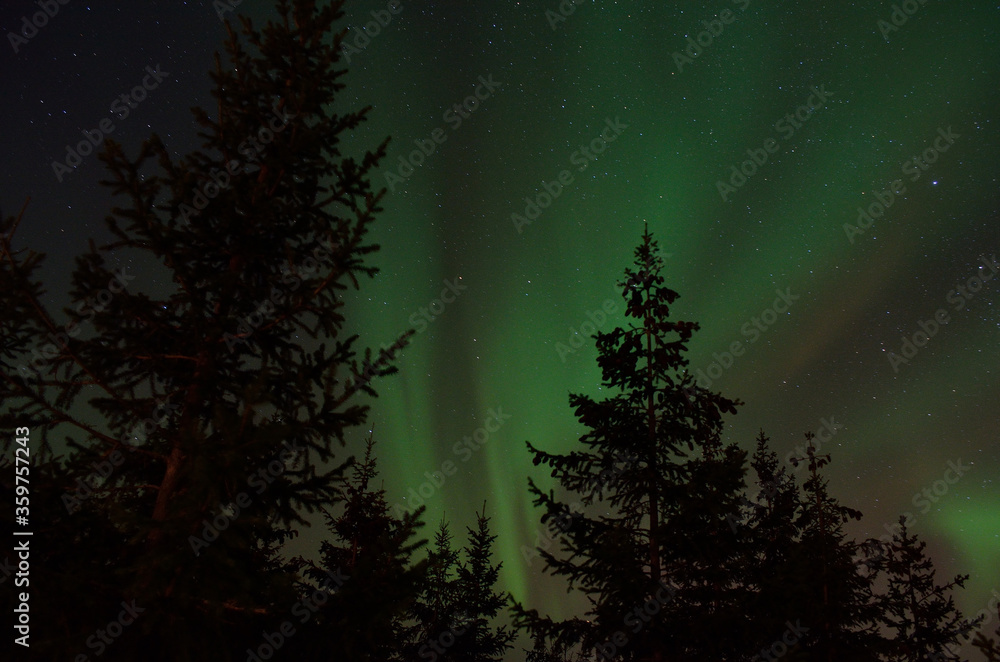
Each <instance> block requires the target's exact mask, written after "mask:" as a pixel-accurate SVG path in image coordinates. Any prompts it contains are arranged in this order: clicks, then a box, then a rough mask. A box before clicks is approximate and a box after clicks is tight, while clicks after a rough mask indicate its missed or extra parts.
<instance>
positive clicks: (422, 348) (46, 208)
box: [0, 0, 1000, 615]
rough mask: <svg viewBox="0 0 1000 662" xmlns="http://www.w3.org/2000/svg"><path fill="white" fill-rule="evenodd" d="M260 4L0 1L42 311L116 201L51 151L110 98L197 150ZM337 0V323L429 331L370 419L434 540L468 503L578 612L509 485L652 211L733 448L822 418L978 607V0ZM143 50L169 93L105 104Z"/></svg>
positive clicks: (870, 511) (989, 538) (983, 73)
mask: <svg viewBox="0 0 1000 662" xmlns="http://www.w3.org/2000/svg"><path fill="white" fill-rule="evenodd" d="M268 4H269V3H267V2H262V1H257V0H244V1H243V2H242V3H239V4H238V5H236V6H234V7H231V8H230V7H228V4H227V3H219V2H216V3H212V2H208V1H199V2H182V3H168V2H164V1H156V0H143V1H141V2H135V3H129V4H128V5H127V6H115V7H113V8H108V7H98V6H96V5H95V4H87V3H84V2H81V1H80V0H72V1H70V2H68V3H66V4H61V5H59V9H58V13H56V14H55V15H54V16H52V17H51V18H50V19H47V22H46V23H47V24H46V25H45V26H44V27H41V28H39V29H38V30H37V35H35V36H33V37H31V38H30V39H28V40H27V41H26V42H25V43H20V42H17V44H16V52H15V46H14V44H13V43H12V42H11V40H10V39H9V38H7V37H6V35H7V34H8V33H9V32H11V31H13V32H18V31H19V30H20V28H21V23H22V17H23V16H30V15H32V14H33V13H35V12H37V11H39V9H38V5H36V4H35V3H32V2H27V1H21V0H17V1H15V2H8V3H5V4H4V7H3V9H2V10H0V18H2V21H0V27H2V28H3V33H4V35H5V40H4V41H5V44H4V46H3V47H2V48H3V49H5V52H4V54H3V61H4V65H3V89H4V90H5V91H6V95H5V101H6V103H5V109H6V121H5V122H4V125H3V126H4V133H5V144H6V145H7V148H8V158H7V159H5V161H4V163H3V166H2V178H0V182H2V193H3V195H2V197H0V205H2V210H3V213H5V214H10V213H16V211H17V210H18V209H20V207H21V205H22V204H23V203H24V199H25V197H26V196H28V195H30V196H31V198H32V200H31V203H30V205H29V207H28V211H27V213H26V215H25V221H24V223H23V226H22V229H21V230H20V240H21V242H22V244H24V245H25V246H30V247H31V248H34V249H36V250H42V251H45V252H47V253H48V254H49V259H48V262H47V263H46V266H45V270H44V272H43V276H44V277H45V278H46V283H47V285H48V289H49V297H50V300H51V303H52V304H53V305H54V306H64V305H67V304H68V303H69V294H68V292H67V288H68V285H69V274H70V271H71V268H72V258H73V256H74V255H75V254H76V252H77V251H78V250H80V249H81V248H82V247H83V246H84V245H85V243H84V242H85V241H86V240H87V238H88V237H91V236H94V237H98V238H106V236H105V230H104V227H103V223H102V219H103V217H104V215H105V214H106V213H107V210H108V209H109V207H110V204H111V202H112V201H111V199H110V197H109V195H108V193H107V191H106V190H105V189H103V188H101V187H99V186H98V183H97V182H98V181H99V180H100V179H101V178H102V177H103V175H104V173H103V172H102V169H101V165H100V163H99V161H98V159H97V157H96V156H93V155H90V156H86V157H83V158H82V160H81V163H80V165H78V166H77V167H75V168H73V169H72V172H68V173H62V175H61V176H60V177H57V176H56V174H54V166H53V162H64V161H65V159H66V150H67V145H75V144H77V143H78V141H80V140H81V139H83V138H82V136H85V135H86V134H84V133H82V132H85V131H93V130H95V127H101V126H102V124H101V122H102V120H106V119H110V121H111V122H113V124H114V129H113V131H112V132H111V133H110V136H111V137H112V138H114V139H115V140H118V141H120V142H122V143H123V144H124V145H125V148H126V150H131V152H130V153H134V151H135V150H136V149H137V148H138V145H139V143H140V142H141V140H142V139H143V138H145V137H147V136H148V134H149V133H151V132H154V131H155V132H157V133H158V134H160V136H161V137H162V138H163V139H164V142H165V143H166V144H167V146H168V147H169V148H170V149H171V150H173V151H175V152H177V153H183V152H185V151H187V150H189V149H191V148H193V147H194V146H195V145H196V143H197V139H196V136H195V127H194V124H193V122H192V121H191V116H190V113H189V112H188V108H189V107H191V106H195V105H201V106H204V107H206V108H208V109H209V110H211V105H212V102H211V98H210V96H209V94H208V89H209V79H208V76H207V71H208V69H209V68H210V67H211V66H212V59H211V55H212V52H213V51H215V50H219V49H220V48H221V46H220V44H221V40H222V38H223V36H224V27H223V23H222V22H221V21H220V20H219V16H218V15H217V14H218V13H220V12H221V13H222V15H223V17H228V18H230V19H233V17H234V16H236V15H246V16H250V17H253V18H254V20H255V22H258V23H259V22H261V21H262V19H263V18H265V17H266V16H267V14H266V9H265V8H266V7H267V6H268ZM349 5H350V6H349V8H348V15H347V17H346V18H345V26H349V27H350V28H351V32H350V33H349V35H348V38H347V41H346V43H347V44H348V45H350V49H349V50H348V51H347V52H346V53H345V55H346V56H347V58H349V61H348V62H347V65H348V67H349V74H348V75H347V76H346V77H345V82H346V83H347V86H348V87H347V90H346V94H345V95H344V105H345V109H346V108H351V107H358V106H363V105H366V104H371V105H372V106H373V110H372V112H371V114H370V116H369V117H370V119H369V121H368V122H367V124H366V125H365V126H364V128H363V130H362V131H360V132H358V134H357V135H356V136H355V141H354V142H352V144H351V145H348V146H347V148H348V149H349V150H350V149H354V150H357V151H358V152H360V151H361V150H362V149H363V148H368V147H373V146H374V145H375V144H377V143H378V142H379V141H381V140H382V139H383V138H384V137H385V136H387V135H391V136H392V142H391V143H390V146H389V151H388V156H387V158H386V159H385V160H384V162H383V163H382V167H381V168H380V170H379V172H380V175H379V177H378V178H376V180H375V184H376V185H378V186H384V187H386V188H387V189H389V191H388V192H387V194H386V196H385V198H384V200H383V205H382V206H383V208H384V211H383V212H382V213H381V214H380V216H379V218H378V221H377V222H376V224H375V232H374V234H375V236H374V240H375V241H377V242H378V243H380V244H381V246H382V249H381V251H380V252H378V253H377V254H375V257H374V260H373V262H374V264H376V265H377V266H378V267H379V268H380V270H381V273H380V274H379V275H378V277H377V278H375V279H374V280H373V281H371V282H367V283H363V284H362V289H361V291H360V292H359V293H357V294H356V295H355V296H354V298H353V299H351V300H350V305H349V311H350V315H351V320H352V322H351V325H352V328H353V329H355V330H357V331H358V332H359V333H360V334H361V337H362V342H363V344H364V345H366V346H370V347H373V348H376V349H377V348H378V347H380V346H389V345H391V344H392V343H393V342H394V341H395V339H396V338H397V337H398V336H399V335H400V334H401V333H403V332H405V331H406V330H407V329H409V328H413V329H415V330H416V331H417V333H416V335H415V336H414V338H413V340H412V343H411V345H410V347H409V348H407V349H405V350H403V351H402V352H401V353H400V354H399V355H398V356H399V361H398V365H399V368H400V372H399V374H397V375H395V376H392V377H388V378H385V379H384V380H382V381H380V382H379V383H378V384H377V386H376V388H377V390H378V391H379V394H380V397H379V398H378V399H377V400H374V401H373V403H372V407H373V408H372V416H371V419H370V422H371V424H372V427H373V429H374V432H375V437H376V440H377V441H378V443H379V447H378V451H379V456H380V466H381V470H382V474H383V477H384V478H385V485H386V488H387V490H388V493H389V496H390V497H391V498H392V499H393V502H394V503H395V504H398V505H400V506H401V507H411V506H412V505H414V504H413V501H414V498H415V497H416V498H418V499H419V500H421V501H423V502H425V503H426V505H427V509H428V510H427V515H426V517H425V521H426V522H427V523H428V528H426V529H425V530H424V532H425V534H427V535H428V536H429V535H431V533H432V528H433V526H434V525H435V523H436V522H438V521H439V520H440V518H441V517H442V516H447V518H448V519H449V520H450V521H451V522H452V523H453V525H454V527H455V528H454V530H456V531H460V530H462V529H464V526H465V525H466V524H468V523H471V522H472V521H473V520H474V515H473V513H474V511H475V510H476V509H478V508H480V507H481V506H482V504H483V502H484V501H486V502H487V510H488V512H489V513H490V514H492V516H493V518H494V519H493V526H494V530H495V532H497V533H498V534H499V537H498V541H497V542H498V553H499V560H501V561H502V562H503V564H504V567H503V571H502V578H503V582H504V585H505V587H506V588H508V589H509V590H511V591H512V592H513V593H514V594H515V595H516V596H517V597H518V598H520V599H522V600H525V601H526V603H527V604H528V606H534V607H539V608H543V609H546V610H549V611H550V612H551V613H553V615H565V614H567V613H569V611H570V610H572V609H573V605H572V604H569V603H566V602H565V598H564V597H563V596H564V595H565V594H564V593H563V585H562V584H561V583H551V582H550V580H549V579H548V578H545V577H544V576H543V575H542V573H541V563H539V562H538V561H537V560H535V562H534V563H531V562H530V561H529V560H528V559H526V558H525V555H524V554H523V553H522V552H523V547H524V546H528V547H530V546H532V545H534V544H536V542H537V538H538V536H539V535H540V532H541V531H542V529H540V525H539V523H538V513H537V512H536V511H535V510H534V509H533V508H532V506H531V504H530V503H529V501H528V492H527V489H526V487H527V486H526V477H527V476H528V475H532V476H534V477H535V479H536V481H538V482H539V484H540V485H544V484H545V480H546V477H545V476H543V475H541V474H540V472H539V471H538V470H537V469H536V468H535V467H533V466H531V463H530V458H529V455H528V453H527V451H526V449H525V445H524V442H525V440H530V441H531V442H532V443H533V444H534V445H536V446H538V447H540V448H544V449H547V450H553V451H566V450H568V449H569V448H571V446H572V444H573V443H574V442H575V440H576V439H577V438H578V437H579V435H580V433H581V430H582V428H581V426H580V425H579V424H578V422H577V421H576V419H575V418H574V416H573V412H572V411H571V410H570V408H569V407H568V405H567V396H568V393H569V392H582V393H588V394H591V395H595V396H596V395H599V393H600V390H599V389H600V374H599V372H598V370H597V365H596V362H595V358H596V352H595V350H594V347H593V341H592V340H591V339H589V338H587V337H586V336H588V335H590V334H591V333H593V330H608V329H610V328H612V327H613V326H615V325H617V324H620V323H621V322H622V320H623V316H622V311H623V306H622V305H621V300H620V298H619V294H618V292H617V290H616V287H615V282H616V281H617V280H619V279H620V278H621V274H622V271H623V270H624V268H625V267H626V266H628V265H629V264H631V260H632V250H633V248H634V247H635V246H636V245H637V244H638V242H639V239H640V235H641V232H642V228H643V223H648V224H649V228H650V230H651V231H652V232H653V233H654V235H655V237H656V239H657V240H658V241H659V244H660V246H661V248H662V249H663V250H664V253H665V254H666V256H667V269H666V275H667V279H668V282H667V285H668V286H669V287H671V288H672V289H675V290H676V291H678V292H679V293H680V294H681V299H680V300H679V301H678V303H677V304H676V305H675V306H674V309H673V310H672V311H671V312H672V315H674V316H675V317H676V318H679V319H684V320H690V321H695V322H698V323H699V324H700V325H701V331H700V332H698V333H697V334H695V337H694V340H693V342H692V343H691V352H690V355H689V358H690V360H691V365H690V369H691V370H692V372H694V373H695V374H697V375H698V376H699V378H700V379H701V380H702V382H703V383H706V382H710V383H711V388H712V389H714V390H720V391H721V392H722V393H723V394H725V395H727V396H729V397H733V398H739V399H741V400H743V401H744V402H745V405H744V406H742V407H741V408H740V410H739V413H738V415H737V416H735V417H731V418H730V419H729V425H728V427H727V432H726V438H727V440H736V441H738V442H739V443H740V444H741V445H742V447H743V448H745V449H750V448H751V447H752V442H753V438H754V436H755V435H756V433H757V431H758V430H759V429H761V428H763V429H764V430H765V432H766V433H767V434H768V435H769V436H770V437H771V439H772V443H773V445H774V447H775V448H776V450H777V451H778V452H779V454H780V455H781V456H782V457H785V456H786V454H788V453H791V452H792V451H794V450H795V448H796V446H799V445H800V444H802V443H803V433H804V432H805V431H807V430H811V431H814V432H817V434H819V437H818V440H819V441H820V442H821V451H822V452H830V453H832V455H833V463H832V465H831V466H830V468H829V472H828V476H829V477H830V480H831V490H832V493H833V494H834V495H835V496H837V497H839V498H840V499H841V500H842V502H843V503H844V504H845V505H847V506H851V507H854V508H858V509H860V510H861V511H863V512H864V514H865V518H864V519H863V520H862V521H861V522H860V523H859V524H856V525H855V526H854V529H853V532H854V533H855V535H857V536H859V537H862V536H875V537H877V536H879V535H881V534H882V533H884V532H885V530H886V529H885V527H887V526H889V525H890V524H891V523H892V522H894V521H895V520H896V519H897V517H898V516H899V515H900V514H903V513H909V515H910V516H911V518H912V521H913V529H914V530H915V531H916V532H917V533H918V534H919V535H920V536H921V537H922V538H924V539H925V540H927V541H928V544H929V547H930V549H931V551H932V553H933V556H934V558H935V561H936V562H937V564H938V567H939V568H940V570H941V572H942V574H944V575H951V574H954V573H956V572H963V573H965V572H967V573H969V574H971V576H972V577H971V580H970V583H969V587H968V588H967V589H966V590H965V591H960V592H959V593H958V595H957V600H958V603H959V605H960V606H961V607H962V608H963V609H964V610H965V611H966V613H967V614H975V613H976V612H978V611H979V610H980V609H982V608H983V606H984V605H985V604H986V602H987V600H988V599H989V597H990V595H991V592H992V591H993V590H994V589H996V590H1000V564H998V560H1000V534H998V532H1000V509H998V504H1000V486H998V484H997V483H996V482H995V480H994V479H995V478H996V474H997V469H996V467H997V466H998V464H997V463H998V461H1000V439H998V433H997V427H996V425H997V416H996V411H997V409H996V403H997V400H998V396H1000V373H998V371H997V368H996V360H997V357H998V354H1000V353H998V342H1000V314H998V303H997V302H998V291H1000V290H998V288H1000V279H998V278H996V277H995V272H996V271H997V266H996V260H997V254H998V253H1000V195H998V188H997V187H998V168H997V165H996V154H997V153H998V147H1000V135H998V132H997V130H998V128H1000V127H998V126H997V111H998V110H1000V94H998V92H997V88H996V81H997V80H998V75H1000V48H998V45H997V44H998V43H1000V42H998V39H1000V7H998V6H997V4H996V3H989V2H984V1H982V0H971V1H969V2H945V1H944V0H924V1H923V2H920V1H919V0H907V1H906V2H901V3H893V2H876V1H863V2H849V3H838V4H836V5H834V6H831V7H819V6H815V5H814V4H810V3H798V4H789V3H779V2H775V1H774V0H738V1H733V0H716V1H715V2H707V3H704V2H698V3H685V2H641V3H628V2H604V1H590V0H586V1H583V2H574V1H572V0H562V2H559V1H557V0H551V1H549V2H545V1H543V0H540V1H539V2H510V1H509V0H502V1H500V2H495V3H459V2H434V3H419V2H416V1H414V2H408V1H407V0H402V1H401V2H399V3H398V4H396V3H392V5H391V6H390V5H387V3H386V2H384V1H379V0H376V1H364V2H351V3H349ZM224 8H225V9H229V10H228V11H222V9H224ZM390 9H391V11H390ZM380 21H381V22H380ZM366 24H367V27H366ZM146 67H154V68H156V69H157V70H162V71H163V72H165V73H164V80H163V82H162V83H160V84H158V86H157V87H155V89H148V90H147V94H145V95H143V98H142V100H141V101H140V100H138V97H137V96H136V95H134V94H133V95H132V97H131V98H132V100H133V103H134V106H135V107H134V108H133V107H131V106H130V107H129V110H130V112H129V113H120V112H119V113H115V112H114V111H113V110H111V106H112V105H113V104H114V103H115V100H116V99H120V98H121V95H122V94H123V93H129V91H130V90H132V89H134V87H135V86H137V85H142V82H143V77H144V76H146V75H147V72H146ZM119 103H121V102H119ZM118 110H119V111H120V110H123V108H122V107H121V106H120V105H119V106H118ZM122 115H124V116H122ZM103 126H104V127H105V130H103V132H104V133H108V132H107V130H106V127H107V124H104V125H103ZM132 269H133V271H134V272H135V273H136V274H137V277H136V280H135V281H134V282H135V285H134V287H135V288H137V289H140V290H141V289H149V290H154V289H156V288H157V287H160V286H161V284H160V283H158V281H157V278H158V276H159V274H158V273H157V272H155V271H154V270H152V269H144V268H143V265H141V264H135V265H132ZM706 385H707V384H706ZM363 432H366V431H358V432H357V440H358V441H359V442H360V439H361V435H362V433H363ZM351 450H352V451H357V450H358V448H352V449H351ZM956 468H960V469H961V470H956ZM411 490H412V491H411ZM319 533H321V528H319V527H317V528H316V529H315V533H313V532H306V533H304V535H303V536H302V539H300V541H299V542H297V543H296V544H297V545H302V546H303V547H302V549H297V550H296V551H307V550H308V549H309V546H310V545H312V546H315V545H316V544H317V542H318V541H317V538H316V537H315V536H316V535H318V534H319ZM311 536H312V537H311Z"/></svg>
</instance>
